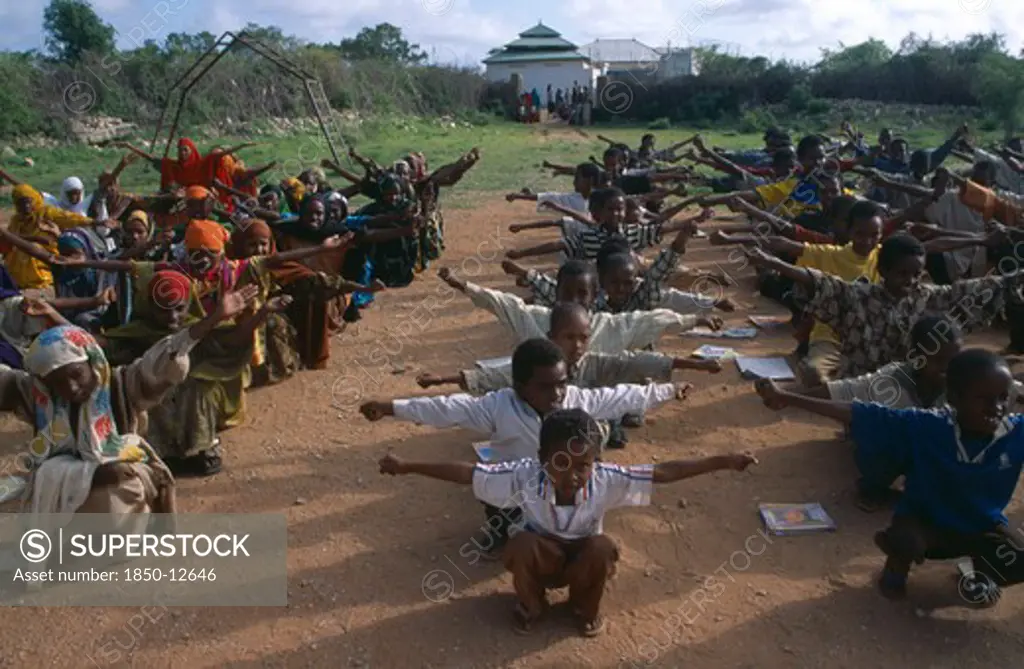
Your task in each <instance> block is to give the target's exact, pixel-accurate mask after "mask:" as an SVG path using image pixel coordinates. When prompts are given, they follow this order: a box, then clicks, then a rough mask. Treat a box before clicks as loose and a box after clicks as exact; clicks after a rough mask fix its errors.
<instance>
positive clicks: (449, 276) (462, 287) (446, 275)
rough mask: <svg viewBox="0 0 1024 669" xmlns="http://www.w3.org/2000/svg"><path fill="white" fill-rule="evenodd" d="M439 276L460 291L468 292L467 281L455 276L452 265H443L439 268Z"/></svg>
mask: <svg viewBox="0 0 1024 669" xmlns="http://www.w3.org/2000/svg"><path fill="white" fill-rule="evenodd" d="M437 276H438V277H439V278H440V279H441V281H444V282H445V283H447V284H448V285H449V286H451V287H452V288H454V289H455V290H457V291H459V292H460V293H464V292H466V282H465V281H463V280H462V279H460V278H458V277H456V276H455V274H453V273H452V270H451V268H450V267H442V268H441V269H439V270H437Z"/></svg>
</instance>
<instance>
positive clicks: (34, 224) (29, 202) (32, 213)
mask: <svg viewBox="0 0 1024 669" xmlns="http://www.w3.org/2000/svg"><path fill="white" fill-rule="evenodd" d="M11 197H12V199H13V200H14V209H15V213H14V215H13V216H11V220H10V223H9V224H8V226H7V232H8V233H10V234H11V235H16V236H17V237H19V238H21V239H23V240H25V241H27V242H30V243H34V244H38V245H39V246H42V247H43V249H45V250H46V251H47V252H49V253H51V254H53V253H56V252H57V237H58V236H59V234H60V232H59V231H60V230H67V229H70V228H77V227H81V226H88V225H92V224H94V223H95V221H93V219H90V218H86V217H85V216H79V215H78V214H75V213H72V212H69V211H64V210H63V209H60V208H58V207H54V206H50V205H47V204H46V203H45V202H44V201H43V196H42V195H41V194H40V193H39V191H37V190H36V189H34V188H32V187H31V186H29V185H28V184H20V185H18V186H15V187H14V192H13V193H12V196H11ZM51 224H52V225H51ZM54 226H56V227H54ZM0 253H2V254H3V256H4V263H5V264H6V266H7V270H8V271H9V272H10V273H11V277H13V278H14V281H15V283H16V284H18V286H19V287H20V288H21V290H22V291H28V292H29V294H30V295H31V294H33V293H37V292H40V291H42V292H44V293H50V294H52V290H50V289H51V287H52V286H53V274H52V273H51V272H50V268H49V267H48V266H47V264H46V263H45V262H42V261H40V260H38V259H36V258H33V257H32V256H31V255H30V254H29V253H26V251H25V250H24V248H23V247H20V246H19V245H17V244H13V243H12V242H11V239H10V237H5V238H4V239H3V240H0Z"/></svg>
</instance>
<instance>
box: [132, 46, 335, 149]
mask: <svg viewBox="0 0 1024 669" xmlns="http://www.w3.org/2000/svg"><path fill="white" fill-rule="evenodd" d="M236 44H241V45H242V46H245V47H248V48H249V50H251V51H252V52H254V53H256V54H257V55H260V56H263V57H264V58H266V59H267V60H269V61H270V62H272V63H273V64H274V65H277V66H278V67H279V68H280V69H281V70H283V71H284V72H285V73H287V74H290V75H292V76H293V77H295V78H296V79H300V80H302V83H303V85H304V86H305V88H306V97H307V98H308V100H309V103H310V105H312V107H313V113H314V114H316V120H317V123H318V124H319V125H320V131H321V132H322V133H323V135H324V139H326V140H327V146H328V148H329V149H330V151H331V156H332V157H333V158H334V161H335V163H337V164H341V159H340V157H339V155H338V149H337V147H336V146H335V143H334V140H333V139H332V137H331V132H330V130H329V128H328V123H333V122H334V116H333V114H331V104H330V102H328V100H327V94H326V93H324V87H323V85H322V84H321V83H320V80H319V79H317V78H316V77H314V76H313V75H311V74H310V73H308V72H306V71H305V70H303V69H301V68H300V67H298V66H297V65H295V64H294V63H293V62H291V61H290V60H289V59H288V57H287V56H285V55H284V54H282V53H279V52H278V51H276V50H275V49H274V48H272V47H270V46H268V45H266V44H264V43H263V42H261V41H259V40H258V39H256V38H254V37H252V36H251V35H248V34H247V33H245V32H241V33H239V34H237V35H235V34H234V33H232V32H225V33H224V34H223V35H221V36H220V37H219V38H217V41H216V42H214V44H213V46H211V47H210V48H209V49H207V51H206V52H205V53H203V55H201V56H200V57H199V58H197V59H196V61H195V62H194V63H193V64H192V66H191V67H189V68H188V70H186V71H185V73H184V74H183V75H181V77H179V78H178V80H177V81H175V82H174V84H173V85H172V86H171V89H170V92H169V93H168V95H167V102H166V103H165V104H164V109H163V111H162V112H161V113H160V120H159V121H158V122H157V125H156V131H155V132H154V133H153V142H152V144H151V147H152V150H156V147H157V144H158V143H159V142H160V137H161V134H162V133H163V130H164V121H165V120H166V119H167V115H168V111H170V109H171V107H172V106H175V103H177V104H176V108H175V110H174V118H173V120H172V121H171V125H170V129H169V131H168V134H167V142H166V144H165V146H164V153H163V156H164V158H166V157H167V156H168V155H170V152H171V146H172V144H173V143H174V137H175V135H176V134H177V132H178V121H179V119H180V117H181V111H182V109H184V107H185V101H186V100H187V99H188V96H189V93H191V92H192V89H193V88H194V87H195V85H196V84H197V83H199V81H200V80H201V79H202V78H203V77H204V76H205V75H206V73H207V72H209V71H210V69H211V68H213V66H215V65H216V64H217V63H218V62H219V61H220V59H221V58H223V57H224V55H225V54H227V53H228V52H229V51H231V49H233V48H234V47H235V45H236ZM179 88H180V89H181V94H180V95H178V96H177V97H175V95H174V93H175V91H176V90H177V89H179ZM338 136H339V137H340V136H341V134H340V133H338Z"/></svg>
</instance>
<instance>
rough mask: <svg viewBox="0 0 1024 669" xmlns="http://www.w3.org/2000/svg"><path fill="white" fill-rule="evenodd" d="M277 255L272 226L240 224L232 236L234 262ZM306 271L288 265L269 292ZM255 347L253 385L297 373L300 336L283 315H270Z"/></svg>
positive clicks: (250, 222)
mask: <svg viewBox="0 0 1024 669" xmlns="http://www.w3.org/2000/svg"><path fill="white" fill-rule="evenodd" d="M276 252H277V247H276V246H275V244H274V234H273V232H272V231H271V230H270V226H269V225H267V224H266V223H265V222H264V221H262V220H260V219H258V218H252V219H247V220H244V221H241V222H240V223H239V225H238V226H237V227H236V229H235V232H234V234H232V235H231V253H230V257H231V258H232V259H233V260H243V259H246V258H252V257H258V256H266V255H271V254H274V253H276ZM303 267H304V266H303V265H301V264H300V263H297V262H289V263H286V264H285V265H284V266H282V267H280V268H278V269H276V270H273V271H271V276H272V277H273V283H272V285H271V288H270V290H271V291H272V292H273V291H275V290H276V289H277V288H278V285H279V284H280V283H281V281H280V280H281V279H291V278H292V277H293V276H295V274H294V273H295V272H296V270H299V271H300V273H302V272H301V270H302V268H303ZM303 274H304V273H303ZM291 301H292V298H291V297H290V296H289V297H288V303H289V304H290V303H291ZM286 306H287V305H286ZM255 347H256V350H255V351H254V352H253V361H252V367H253V379H252V385H255V386H260V385H270V384H274V383H279V382H281V381H283V380H285V379H287V378H289V377H291V376H292V375H294V374H295V372H296V370H298V368H299V364H300V357H299V352H298V344H297V333H296V330H295V327H294V326H293V325H292V324H291V321H289V320H288V318H287V317H286V316H285V315H284V314H283V313H271V314H269V315H268V316H267V319H266V322H264V323H263V324H262V325H261V326H260V327H259V328H258V329H257V330H256V341H255Z"/></svg>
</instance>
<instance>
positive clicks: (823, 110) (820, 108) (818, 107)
mask: <svg viewBox="0 0 1024 669" xmlns="http://www.w3.org/2000/svg"><path fill="white" fill-rule="evenodd" d="M830 111H832V105H831V104H829V102H828V100H821V99H817V98H815V99H814V100H811V101H810V102H808V103H807V113H808V114H810V115H812V116H818V115H820V114H827V113H829V112H830Z"/></svg>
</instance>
